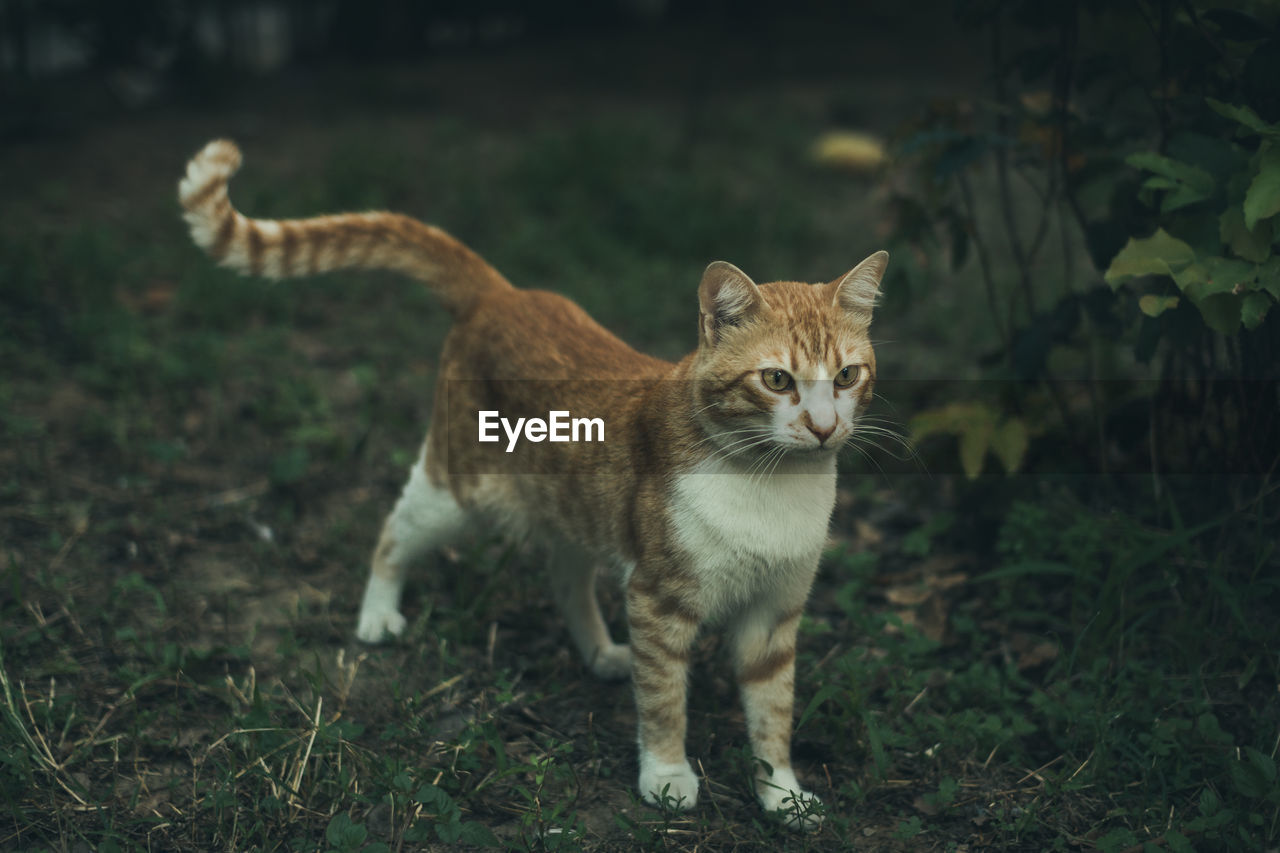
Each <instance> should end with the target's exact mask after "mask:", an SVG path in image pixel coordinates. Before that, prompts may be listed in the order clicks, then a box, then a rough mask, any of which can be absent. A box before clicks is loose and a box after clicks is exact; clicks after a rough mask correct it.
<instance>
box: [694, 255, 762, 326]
mask: <svg viewBox="0 0 1280 853" xmlns="http://www.w3.org/2000/svg"><path fill="white" fill-rule="evenodd" d="M698 306H699V308H701V317H700V318H699V321H698V328H699V335H700V337H701V338H702V342H703V343H704V344H706V345H707V346H715V344H716V342H717V341H719V340H720V337H721V335H722V334H723V331H724V328H725V327H726V326H741V325H742V324H743V323H744V322H745V321H746V319H747V318H748V317H750V316H751V315H752V314H754V313H755V312H756V311H758V310H759V309H761V308H767V307H769V303H767V302H765V301H764V296H763V295H762V294H761V293H760V288H759V287H757V286H756V283H755V282H754V281H752V280H751V278H750V277H749V276H748V275H747V274H746V273H744V272H743V271H742V270H740V269H738V268H737V267H735V266H734V265H733V264H731V263H729V262H728V261H712V262H711V264H710V266H708V267H707V271H706V272H704V273H703V274H702V284H700V285H699V286H698Z"/></svg>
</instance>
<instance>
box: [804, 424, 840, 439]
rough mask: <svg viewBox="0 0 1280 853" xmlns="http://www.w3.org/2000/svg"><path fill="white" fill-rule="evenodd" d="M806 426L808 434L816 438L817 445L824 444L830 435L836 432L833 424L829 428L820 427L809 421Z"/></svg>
mask: <svg viewBox="0 0 1280 853" xmlns="http://www.w3.org/2000/svg"><path fill="white" fill-rule="evenodd" d="M806 426H808V427H809V432H811V433H813V434H814V435H816V436H817V437H818V443H819V444H823V443H824V442H826V440H827V439H828V438H831V433H833V432H835V431H836V425H835V424H832V425H831V426H829V427H820V426H817V425H816V424H814V422H813V421H809V423H808V424H806Z"/></svg>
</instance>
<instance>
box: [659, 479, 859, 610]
mask: <svg viewBox="0 0 1280 853" xmlns="http://www.w3.org/2000/svg"><path fill="white" fill-rule="evenodd" d="M835 496H836V467H835V458H834V457H827V458H818V459H814V460H811V461H809V460H807V461H806V463H805V464H802V465H793V466H791V467H789V468H788V469H787V470H785V471H780V472H776V473H774V474H772V475H771V476H768V477H759V476H756V477H752V476H750V475H748V474H745V473H742V472H741V471H739V470H738V469H736V468H735V467H734V466H732V465H731V464H727V463H724V462H721V461H718V460H710V459H708V460H704V461H703V462H700V463H699V464H698V465H697V466H695V467H694V468H693V469H692V470H691V471H688V472H686V473H684V474H681V475H680V476H679V477H678V478H677V479H676V482H675V487H674V489H673V494H672V503H671V520H672V524H673V526H674V529H675V534H676V539H677V541H678V542H679V543H680V545H681V546H682V547H683V548H684V549H685V551H686V552H687V553H688V554H689V555H690V556H691V557H692V558H693V563H694V566H695V567H696V568H695V570H696V571H697V573H698V574H699V576H700V578H701V579H702V581H703V589H704V599H705V600H704V601H703V605H704V607H705V609H706V612H707V614H708V616H710V617H712V618H715V617H716V616H720V615H724V614H725V613H726V612H727V611H728V610H730V609H733V608H735V607H741V606H743V605H745V604H747V603H748V602H750V601H752V600H754V599H757V598H759V597H760V596H761V595H769V594H772V593H777V592H782V591H783V590H788V591H792V592H798V594H799V595H800V596H801V597H803V595H804V594H805V593H806V592H807V591H808V587H809V583H810V582H811V580H812V576H813V571H814V569H815V568H816V567H817V564H818V558H819V556H820V555H821V553H822V546H823V544H824V543H825V542H826V538H827V526H828V524H829V522H830V519H831V510H832V507H833V506H834V505H835ZM785 597H787V598H791V597H792V596H791V595H787V596H785Z"/></svg>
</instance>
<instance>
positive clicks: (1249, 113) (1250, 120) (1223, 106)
mask: <svg viewBox="0 0 1280 853" xmlns="http://www.w3.org/2000/svg"><path fill="white" fill-rule="evenodd" d="M1204 100H1205V103H1207V104H1208V105H1209V108H1210V109H1211V110H1213V111H1214V112H1215V113H1217V114H1218V115H1220V116H1225V117H1227V118H1229V119H1231V120H1232V121H1235V122H1239V123H1240V124H1242V125H1244V126H1245V127H1247V128H1248V129H1249V130H1252V131H1253V132H1254V133H1259V134H1262V135H1263V136H1280V125H1275V124H1268V123H1267V122H1265V121H1263V120H1262V119H1261V117H1259V116H1258V114H1257V113H1256V112H1254V111H1253V108H1252V107H1248V106H1237V105H1236V104H1227V103H1223V102H1222V101H1219V100H1218V99H1217V98H1205V99H1204Z"/></svg>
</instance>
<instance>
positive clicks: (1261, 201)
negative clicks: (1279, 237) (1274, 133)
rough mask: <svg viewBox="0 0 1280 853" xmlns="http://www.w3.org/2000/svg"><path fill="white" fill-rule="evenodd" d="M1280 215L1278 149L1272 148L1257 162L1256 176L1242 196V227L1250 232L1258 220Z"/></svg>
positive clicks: (1279, 153) (1279, 163) (1279, 152)
mask: <svg viewBox="0 0 1280 853" xmlns="http://www.w3.org/2000/svg"><path fill="white" fill-rule="evenodd" d="M1276 213H1280V147H1277V146H1272V147H1271V148H1268V149H1267V150H1266V151H1263V152H1262V156H1261V157H1260V158H1259V160H1258V174H1257V175H1256V176H1254V179H1253V183H1251V184H1249V190H1248V192H1246V193H1245V195H1244V226H1245V227H1246V228H1248V229H1249V230H1250V231H1252V230H1253V227H1254V226H1255V225H1257V224H1258V222H1259V221H1260V220H1263V219H1267V218H1268V217H1271V216H1275V215H1276Z"/></svg>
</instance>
